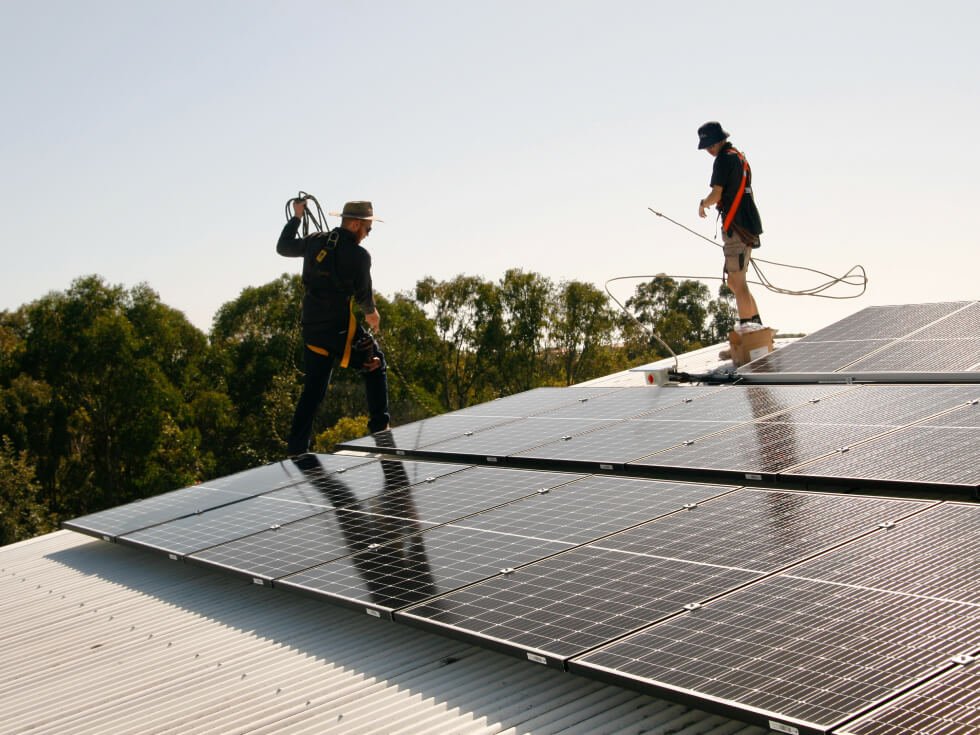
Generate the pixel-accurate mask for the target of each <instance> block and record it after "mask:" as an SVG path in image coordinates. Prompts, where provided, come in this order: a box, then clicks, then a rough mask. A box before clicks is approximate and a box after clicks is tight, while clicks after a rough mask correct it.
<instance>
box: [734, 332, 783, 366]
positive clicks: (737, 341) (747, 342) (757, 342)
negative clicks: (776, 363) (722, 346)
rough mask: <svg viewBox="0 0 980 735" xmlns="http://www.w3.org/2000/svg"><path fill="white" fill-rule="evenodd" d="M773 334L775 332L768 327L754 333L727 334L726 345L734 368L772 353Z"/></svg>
mask: <svg viewBox="0 0 980 735" xmlns="http://www.w3.org/2000/svg"><path fill="white" fill-rule="evenodd" d="M775 334H776V332H775V330H773V329H770V328H769V327H766V328H765V329H757V330H756V331H754V332H729V333H728V344H729V345H730V346H731V350H732V362H733V363H735V367H740V366H742V365H745V364H746V363H750V362H752V361H753V360H758V359H759V358H760V357H765V356H766V355H768V354H769V353H770V352H772V351H773V350H774V349H775V347H774V346H773V343H772V338H773V336H775Z"/></svg>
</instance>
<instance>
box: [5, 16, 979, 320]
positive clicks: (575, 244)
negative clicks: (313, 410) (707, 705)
mask: <svg viewBox="0 0 980 735" xmlns="http://www.w3.org/2000/svg"><path fill="white" fill-rule="evenodd" d="M978 27H980V5H978V4H977V3H975V2H970V1H963V2H949V1H948V0H937V1H935V2H930V3H909V4H897V3H893V2H889V3H886V2H872V1H867V2H861V1H860V0H848V1H847V2H841V1H838V0H828V1H824V2H820V3H801V2H794V1H791V0H779V1H775V0H772V1H770V0H759V1H756V2H753V1H752V0H745V1H744V2H742V3H732V2H731V1H730V0H727V1H726V2H715V1H714V0H699V2H692V3H679V2H676V1H674V2H667V1H666V0H643V1H633V0H623V1H619V2H617V1H615V0H605V1H604V2H599V1H598V0H567V1H562V2H559V1H558V0H552V1H551V2H543V1H539V0H494V1H492V2H491V1H489V0H484V1H483V2H475V1H469V2H467V1H464V0H400V1H398V0H371V2H355V1H353V0H347V1H344V2H340V1H338V0H320V1H319V2H307V1H299V0H298V1H296V2H269V1H268V0H263V1H258V0H233V1H232V0H228V1H224V0H195V1H194V2H188V1H187V0H167V2H163V1H162V0H145V1H144V2H138V3H136V2H132V1H131V0H125V1H121V2H117V1H115V0H111V1H110V0H86V2H78V1H77V0H76V1H72V2H66V1H65V0H52V1H51V2H45V3H26V2H18V1H17V0H0V69H2V72H0V95H2V99H3V115H2V118H0V132H2V134H0V162H2V165H0V202H2V217H0V248H2V252H3V256H4V257H3V268H2V270H0V310H5V309H6V310H12V309H16V308H18V307H19V306H21V305H23V304H26V303H29V302H31V301H33V300H35V299H38V298H41V297H42V296H44V295H45V294H47V293H49V292H51V291H65V290H67V289H68V288H69V287H70V286H71V283H72V281H73V280H75V279H76V278H79V277H81V276H85V275H91V274H98V275H100V276H101V277H102V278H103V279H104V280H105V281H106V282H107V283H109V284H112V285H121V286H123V287H125V288H131V287H133V286H135V285H137V284H141V283H146V284H148V285H149V286H150V287H151V288H152V289H153V290H154V291H156V292H157V293H158V294H159V296H160V298H161V299H162V300H163V302H164V303H166V304H168V305H169V306H172V307H174V308H176V309H179V310H180V311H182V312H184V314H185V315H186V316H187V318H188V319H189V320H190V321H191V322H192V323H193V324H195V325H196V326H198V327H199V328H200V329H202V330H203V331H205V332H207V331H208V330H209V329H210V327H211V323H212V319H213V317H214V315H215V312H216V311H217V310H218V309H219V308H220V306H221V305H222V304H224V303H227V302H228V301H231V300H233V299H235V298H237V297H238V296H239V294H240V293H241V292H242V290H243V289H245V288H248V287H252V286H260V285H262V284H265V283H268V282H270V281H272V280H274V279H275V278H277V277H278V276H280V275H281V274H283V273H290V274H292V273H298V272H299V271H300V269H301V263H300V261H299V260H291V259H286V258H282V257H281V256H278V255H277V254H276V252H275V242H276V240H277V238H278V235H279V232H280V230H281V228H282V225H283V224H284V223H285V219H286V218H285V214H284V207H285V203H286V201H287V200H288V199H289V198H290V197H293V196H296V194H297V193H298V192H299V191H300V190H303V191H306V192H309V193H312V194H313V195H314V196H316V198H317V199H318V200H319V201H320V203H321V204H322V205H323V207H324V209H325V210H330V211H336V210H339V209H340V208H341V207H342V205H343V203H344V201H346V200H353V199H369V200H371V201H373V202H374V207H375V212H376V214H377V215H378V216H379V217H380V218H382V219H383V220H384V223H383V224H379V225H377V226H376V227H374V229H373V231H372V233H371V235H370V237H369V238H368V239H367V240H366V241H365V243H364V244H365V245H366V246H367V247H368V249H369V250H370V251H371V253H372V257H373V261H374V265H373V276H374V286H375V290H376V291H377V292H379V293H381V294H383V295H385V296H387V297H391V296H393V295H395V294H396V293H398V292H412V291H413V289H414V286H415V283H416V282H417V281H418V280H420V279H422V278H425V277H426V276H432V277H434V278H436V279H439V280H442V279H451V278H453V277H455V276H456V275H458V274H464V273H465V274H467V275H476V276H481V277H483V278H486V279H489V280H498V279H500V278H501V277H502V276H503V274H504V272H505V271H507V270H508V269H510V268H521V269H523V270H525V271H533V272H536V273H540V274H542V275H544V276H546V277H548V278H550V279H551V280H552V281H554V282H555V283H560V282H562V281H566V280H581V281H587V282H590V283H593V284H595V285H596V286H598V287H599V288H603V287H604V286H605V284H606V282H607V281H608V280H609V279H612V278H620V277H623V276H638V277H646V278H637V279H636V280H625V281H616V282H614V283H612V284H610V288H611V289H612V292H613V294H614V295H616V297H617V298H619V299H620V300H621V301H624V300H625V299H626V298H627V297H629V296H630V295H631V294H632V292H633V289H634V288H635V286H636V285H637V284H638V283H640V282H641V281H642V280H648V279H649V277H652V276H653V275H655V274H660V273H664V274H668V275H672V276H676V277H704V278H705V279H709V278H714V279H717V277H718V276H719V275H720V271H721V265H722V258H721V252H720V249H719V248H718V247H716V246H715V245H714V244H712V243H711V242H706V241H705V240H704V239H701V238H699V237H697V236H695V235H693V234H691V233H689V232H687V231H685V230H683V229H682V228H681V227H679V226H677V225H674V224H672V223H670V222H669V221H667V220H666V219H663V218H659V217H656V216H655V215H654V214H652V213H651V212H650V208H652V209H654V210H656V211H659V212H662V213H663V214H665V215H667V216H669V217H671V218H672V219H674V220H676V221H677V222H678V223H680V224H683V225H684V226H685V227H689V228H691V229H693V230H695V231H696V232H697V233H699V234H701V235H703V236H704V237H707V238H708V239H709V240H711V239H713V238H715V236H716V225H715V222H714V220H713V219H707V220H701V219H699V218H698V216H697V205H698V201H699V200H700V199H701V198H702V197H704V196H705V195H706V194H707V193H708V189H709V187H708V180H709V178H710V172H711V162H712V159H711V158H710V156H709V155H708V154H706V153H705V152H704V151H699V150H697V132H696V131H697V128H698V127H699V126H700V125H701V124H702V123H703V122H705V121H708V120H718V121H720V122H721V123H722V125H723V126H724V127H725V129H726V130H727V131H728V132H730V133H731V140H732V142H733V143H734V144H735V146H736V147H738V148H739V149H740V150H742V151H743V152H744V153H745V154H746V156H747V158H748V160H749V162H750V164H751V166H752V171H753V188H754V190H755V196H756V202H757V204H758V207H759V210H760V212H761V215H762V220H763V224H764V227H765V233H764V234H763V236H762V249H761V250H759V251H757V252H756V256H757V257H758V258H761V259H765V260H770V261H773V262H775V263H783V264H787V265H796V266H804V267H808V268H813V269H816V270H818V271H821V272H823V273H826V274H829V275H834V276H840V275H843V274H845V273H846V272H847V271H849V270H850V269H851V268H852V267H853V266H857V265H861V266H863V267H864V268H865V270H866V272H867V275H868V283H867V290H866V292H865V293H864V294H863V295H862V296H860V297H859V298H852V299H842V300H833V299H825V298H814V297H805V296H792V295H785V294H777V293H773V292H770V291H767V290H765V289H763V288H762V287H760V286H755V287H753V293H754V295H755V296H756V301H757V302H758V304H759V307H760V312H761V315H762V318H763V320H764V321H765V323H766V324H768V325H770V326H773V327H775V328H777V329H778V330H779V331H781V332H783V333H796V332H811V331H814V330H816V329H819V328H820V327H822V326H825V325H827V324H829V323H831V322H833V321H836V320H838V319H841V318H843V317H845V316H847V315H849V314H852V313H854V312H856V311H859V310H860V309H862V308H864V307H867V306H872V305H879V304H904V303H926V302H936V301H954V300H973V299H977V298H978V297H980V288H978V287H977V283H976V281H977V266H978V264H980V247H978V246H980V236H978V234H977V227H978V223H977V221H976V220H977V216H976V215H977V211H978V203H980V177H978V176H977V172H978V171H980V145H978V144H977V142H976V139H977V134H978V131H980V50H978V49H980V45H978V44H977V43H976V38H975V35H976V29H977V28H978ZM336 224H339V220H338V219H332V220H331V225H336ZM761 265H762V267H763V269H764V272H765V274H766V276H767V277H768V279H769V280H770V281H772V282H773V283H775V284H776V285H777V286H779V287H781V288H785V289H790V290H801V289H806V288H811V287H813V286H816V285H819V284H821V283H823V282H824V281H826V280H827V279H826V278H825V277H824V276H820V275H816V274H813V273H807V272H803V271H795V270H791V269H789V268H786V267H784V266H779V265H769V264H765V263H763V264H761ZM705 283H706V284H707V285H708V286H709V287H710V288H711V289H712V291H714V290H715V289H716V288H717V285H718V281H717V280H705ZM858 291H859V289H856V288H854V287H853V286H851V287H848V286H845V285H838V286H837V287H835V288H833V289H831V290H830V291H827V292H825V293H828V294H832V295H838V296H850V295H855V294H856V293H858ZM383 327H384V325H383V324H382V328H383Z"/></svg>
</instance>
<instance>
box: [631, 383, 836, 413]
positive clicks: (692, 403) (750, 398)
mask: <svg viewBox="0 0 980 735" xmlns="http://www.w3.org/2000/svg"><path fill="white" fill-rule="evenodd" d="M850 390H853V389H852V388H849V387H846V386H840V385H748V386H730V387H727V388H722V389H719V390H715V391H713V392H710V393H706V394H703V395H701V396H697V397H696V399H695V400H685V401H682V402H680V403H679V404H677V405H674V406H669V407H667V408H664V409H661V410H660V411H657V412H656V413H653V414H649V415H648V416H644V417H642V418H644V419H651V420H656V421H752V420H753V419H761V418H764V417H765V416H769V415H770V414H774V413H777V412H779V411H784V410H786V409H787V408H792V407H793V406H797V405H806V404H807V403H809V402H810V401H814V400H820V399H824V398H827V397H830V396H833V395H835V394H837V393H841V392H847V391H850Z"/></svg>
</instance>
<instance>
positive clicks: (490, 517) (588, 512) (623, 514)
mask: <svg viewBox="0 0 980 735" xmlns="http://www.w3.org/2000/svg"><path fill="white" fill-rule="evenodd" d="M731 490H732V488H731V487H728V486H724V485H697V484H690V483H669V482H659V481H656V480H641V479H628V478H625V477H615V476H606V477H600V476H595V475H592V476H589V477H585V478H582V479H580V480H575V481H574V482H569V483H567V484H565V485H561V486H559V487H557V488H555V489H554V490H551V491H548V492H538V493H536V494H535V495H532V496H528V497H525V498H522V499H520V500H518V501H516V502H513V503H509V504H507V505H504V506H501V507H499V508H495V509H493V510H488V511H484V512H483V513H480V514H478V515H474V516H470V517H469V518H466V519H464V520H461V521H456V523H455V525H458V526H461V527H466V528H474V529H479V530H486V531H497V532H500V533H512V534H517V535H521V536H534V537H537V538H544V539H548V540H551V541H563V542H567V543H573V544H582V543H586V542H588V541H593V540H595V539H597V538H600V537H601V536H605V535H607V534H610V533H613V532H615V531H621V530H623V529H625V528H629V527H630V526H633V525H636V524H639V523H643V522H645V521H649V520H650V519H652V518H656V517H658V516H661V515H664V514H666V513H672V512H675V511H677V510H679V509H680V508H683V507H684V506H685V505H687V504H689V503H698V502H701V501H704V500H707V499H708V498H710V497H713V496H715V495H720V494H723V493H726V492H731Z"/></svg>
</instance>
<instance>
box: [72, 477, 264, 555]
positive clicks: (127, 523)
mask: <svg viewBox="0 0 980 735" xmlns="http://www.w3.org/2000/svg"><path fill="white" fill-rule="evenodd" d="M245 497H248V496H247V495H242V494H241V493H236V492H233V491H231V490H214V489H212V488H208V487H201V486H199V485H198V486H194V487H188V488H184V489H183V490H174V491H173V492H169V493H163V494H161V495H156V496H154V497H151V498H146V499H144V500H137V501H136V502H133V503H127V504H126V505H120V506H117V507H115V508H109V509H108V510H103V511H99V512H98V513H90V514H89V515H85V516H80V517H78V518H75V519H73V520H70V521H66V522H65V523H64V524H63V525H64V527H65V528H68V529H71V530H72V531H79V532H80V533H86V534H89V535H90V536H98V537H100V538H103V539H105V540H106V541H112V540H114V539H115V538H116V537H118V536H120V535H121V534H124V533H130V532H132V531H138V530H139V529H141V528H146V527H148V526H154V525H156V524H158V523H164V522H166V521H172V520H174V519H176V518H182V517H184V516H188V515H193V514H195V513H200V512H202V511H205V510H210V509H211V508H217V507H219V506H222V505H227V504H228V503H234V502H237V501H239V500H242V499H243V498H245Z"/></svg>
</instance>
